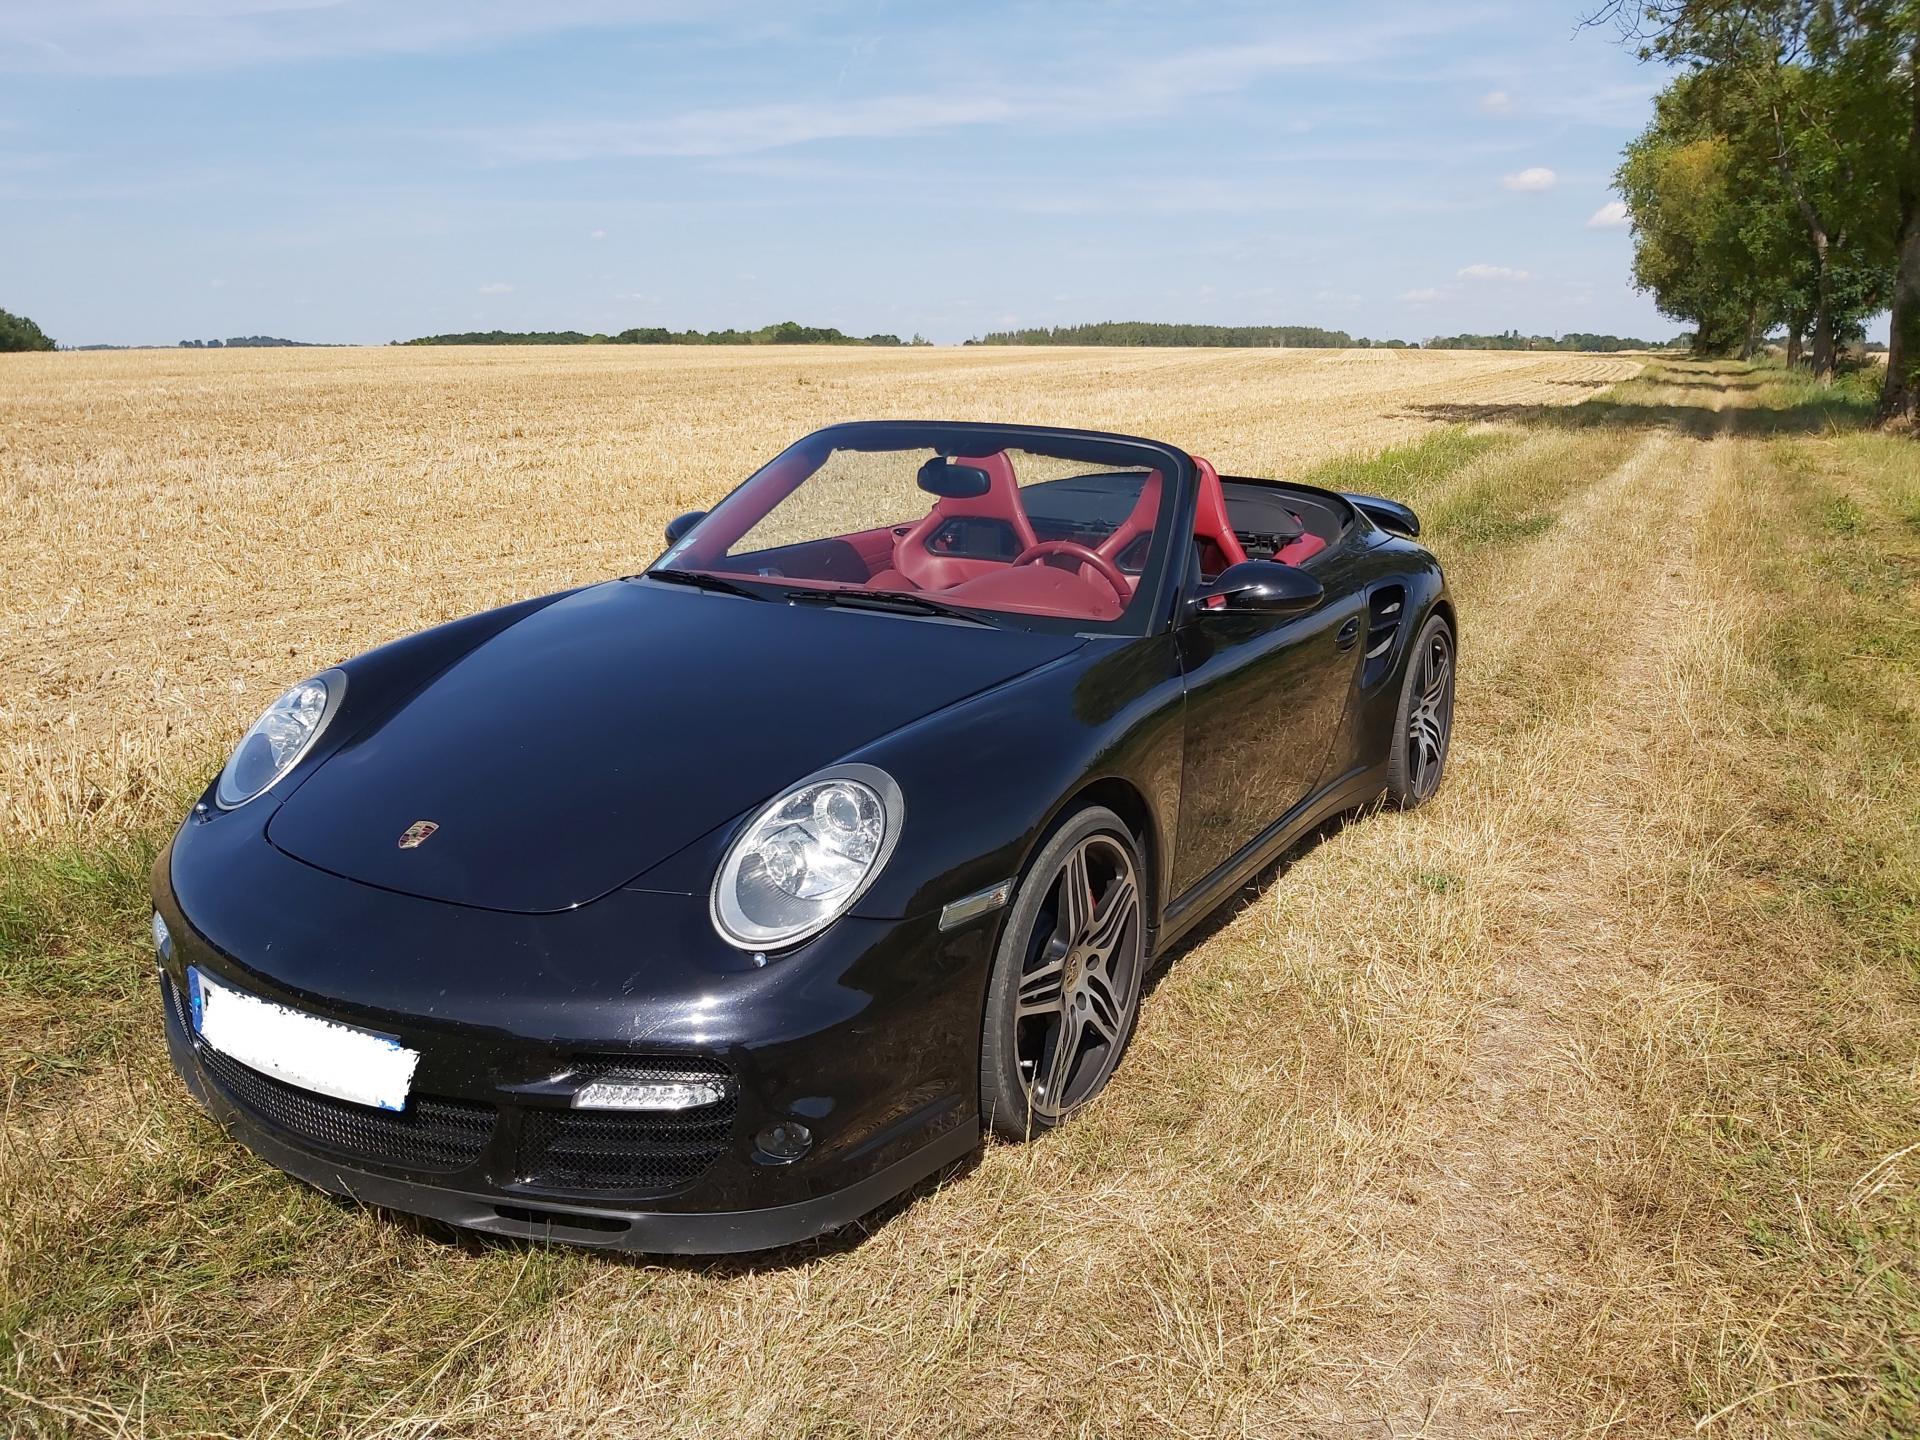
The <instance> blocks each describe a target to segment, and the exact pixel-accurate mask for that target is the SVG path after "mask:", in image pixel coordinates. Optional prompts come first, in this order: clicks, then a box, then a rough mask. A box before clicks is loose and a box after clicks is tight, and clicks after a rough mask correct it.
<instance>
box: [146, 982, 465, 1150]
mask: <svg viewBox="0 0 1920 1440" xmlns="http://www.w3.org/2000/svg"><path fill="white" fill-rule="evenodd" d="M163 983H164V987H165V989H166V991H167V999H168V1001H169V1003H170V1004H171V1005H172V1006H173V1012H174V1021H175V1023H176V1024H178V1025H179V1026H180V1028H181V1030H182V1031H183V1032H184V1033H185V1034H186V1035H187V1036H188V1037H189V1038H191V1037H192V1035H193V1029H192V1026H191V1024H190V1022H189V1020H188V1016H187V1009H186V1002H185V997H184V996H183V995H181V993H180V990H179V987H178V986H176V985H175V984H174V983H173V980H172V978H171V977H168V978H167V979H166V980H165V981H164V982H163ZM194 1054H195V1055H196V1056H197V1057H198V1059H199V1061H200V1069H201V1071H202V1072H203V1073H204V1074H205V1075H206V1076H207V1077H208V1078H209V1079H210V1080H212V1081H213V1083H214V1084H216V1085H218V1086H219V1087H220V1089H222V1090H223V1091H225V1092H226V1094H227V1097H228V1098H229V1099H231V1100H232V1101H233V1102H234V1103H235V1104H237V1105H239V1106H241V1107H242V1108H243V1109H245V1110H247V1111H249V1112H251V1113H252V1114H254V1115H257V1116H259V1117H260V1118H261V1119H262V1120H265V1121H266V1122H267V1123H268V1124H270V1125H274V1126H277V1127H278V1128H280V1129H282V1130H286V1131H289V1132H291V1133H292V1134H294V1135H296V1136H298V1137H299V1138H300V1139H301V1140H303V1141H305V1142H307V1143H308V1144H310V1145H314V1146H317V1147H319V1148H321V1149H324V1150H331V1151H333V1152H335V1153H337V1154H339V1155H342V1156H347V1157H351V1158H353V1159H356V1160H369V1161H373V1162H375V1163H378V1164H385V1165H398V1166H404V1167H406V1168H407V1169H410V1170H443V1171H444V1170H463V1169H465V1168H466V1167H467V1166H469V1165H472V1164H474V1163H475V1162H476V1161H478V1160H479V1158H480V1154H481V1152H482V1151H483V1150H485V1149H486V1146H487V1141H488V1140H489V1139H491V1138H492V1136H493V1126H494V1119H495V1113H494V1110H493V1107H492V1106H489V1105H476V1104H473V1103H471V1102H469V1101H464V1100H437V1099H433V1098H431V1097H429V1096H424V1095H422V1096H416V1097H414V1099H413V1100H412V1101H410V1102H409V1103H408V1105H407V1108H406V1109H405V1110H378V1109H374V1108H373V1107H371V1106H366V1105H356V1104H354V1103H353V1102H352V1101H350V1100H336V1099H334V1098H333V1097H332V1096H331V1095H316V1094H315V1093H313V1092H312V1091H310V1090H302V1089H300V1088H299V1087H298V1086H296V1085H288V1084H287V1083H285V1082H284V1081H281V1080H276V1079H274V1078H273V1077H272V1076H270V1075H262V1074H261V1073H260V1072H259V1071H258V1070H253V1069H250V1068H248V1067H247V1066H245V1065H242V1064H241V1063H240V1062H239V1061H238V1060H235V1059H232V1058H231V1057H229V1056H226V1055H222V1054H221V1053H220V1052H219V1051H217V1050H215V1049H212V1048H211V1047H210V1046H206V1045H202V1044H200V1043H199V1042H198V1041H195V1042H194Z"/></svg>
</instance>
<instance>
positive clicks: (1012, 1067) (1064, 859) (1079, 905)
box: [980, 807, 1146, 1140]
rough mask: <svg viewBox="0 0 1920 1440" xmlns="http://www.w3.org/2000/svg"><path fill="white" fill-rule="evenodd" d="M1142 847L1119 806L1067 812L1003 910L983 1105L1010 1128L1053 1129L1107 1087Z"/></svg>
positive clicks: (1139, 950) (1118, 1037)
mask: <svg viewBox="0 0 1920 1440" xmlns="http://www.w3.org/2000/svg"><path fill="white" fill-rule="evenodd" d="M1141 874H1142V867H1141V864H1140V858H1139V847H1138V846H1137V845H1136V844H1135V842H1134V839H1133V836H1132V834H1131V833H1130V832H1129V831H1128V830H1127V827H1126V825H1125V824H1124V823H1123V822H1122V821H1121V819H1120V817H1119V816H1118V815H1115V814H1114V813H1113V812H1112V811H1111V810H1105V809H1100V808H1097V807H1096V808H1093V809H1088V810H1083V811H1081V812H1080V813H1079V814H1078V815H1075V816H1074V817H1073V818H1072V819H1071V820H1069V821H1068V822H1067V823H1066V824H1065V825H1063V826H1062V827H1061V828H1060V830H1059V831H1058V832H1057V833H1056V834H1055V835H1054V836H1053V838H1052V839H1051V840H1049V841H1048V842H1047V843H1046V844H1045V845H1044V846H1042V847H1041V850H1040V853H1039V854H1038V855H1037V856H1036V857H1035V858H1034V862H1033V864H1032V866H1031V867H1029V869H1028V871H1027V874H1026V878H1025V879H1023V880H1022V881H1021V882H1020V890H1019V893H1018V895H1017V896H1016V897H1015V899H1014V903H1013V908H1012V910H1011V911H1010V912H1009V913H1008V916H1007V923H1006V928H1005V930H1004V931H1003V932H1002V934H1001V937H1000V948H999V950H998V952H997V953H996V955H995V957H994V965H993V978H992V980H991V981H990V983H989V984H988V987H987V1013H986V1020H985V1024H984V1027H983V1029H982V1034H981V1040H980V1109H981V1114H982V1116H983V1118H984V1119H985V1121H986V1123H987V1124H988V1125H990V1126H992V1127H993V1129H994V1131H995V1132H996V1133H998V1134H1000V1135H1002V1136H1005V1137H1007V1138H1008V1139H1014V1140H1018V1139H1024V1138H1027V1137H1029V1136H1032V1135H1034V1134H1036V1133H1038V1132H1039V1131H1042V1130H1050V1129H1052V1128H1053V1127H1054V1126H1056V1125H1058V1124H1060V1122H1061V1121H1063V1120H1065V1119H1066V1118H1067V1116H1069V1115H1071V1114H1072V1113H1073V1112H1074V1111H1076V1110H1079V1109H1080V1108H1081V1107H1083V1106H1085V1105H1086V1104H1087V1103H1088V1102H1089V1101H1091V1100H1092V1099H1093V1097H1094V1096H1096V1095H1098V1094H1099V1093H1100V1091H1101V1090H1102V1089H1104V1088H1105V1087H1106V1083H1107V1081H1108V1079H1109V1078H1111V1076H1112V1075H1113V1071H1114V1067H1115V1066H1116V1065H1118V1064H1119V1063H1120V1056H1121V1054H1122V1053H1123V1052H1124V1051H1125V1050H1126V1048H1127V1041H1128V1040H1129V1039H1131V1038H1132V1036H1133V1022H1134V1015H1135V1013H1136V1011H1137V1010H1138V1009H1139V1005H1140V982H1141V979H1142V976H1143V972H1144V970H1145V968H1146V918H1145V917H1146V910H1145V895H1144V889H1143V886H1142V884H1141Z"/></svg>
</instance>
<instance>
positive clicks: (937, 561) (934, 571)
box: [873, 451, 1038, 590]
mask: <svg viewBox="0 0 1920 1440" xmlns="http://www.w3.org/2000/svg"><path fill="white" fill-rule="evenodd" d="M956 463H957V464H961V465H976V466H978V467H979V468H980V469H982V470H984V471H986V472H987V481H988V484H987V489H986V493H985V494H982V495H975V496H972V497H969V498H965V499H955V498H952V497H949V496H944V495H943V496H941V497H940V498H939V499H938V500H936V501H935V502H934V505H933V509H932V510H931V511H929V512H928V514H927V518H926V519H924V520H922V521H920V523H919V524H917V525H915V526H914V527H913V528H912V529H911V530H909V531H907V533H906V534H904V535H902V536H900V537H899V538H898V539H897V540H896V541H895V542H894V547H893V568H894V570H895V571H896V572H898V574H899V575H900V576H901V577H902V578H903V579H905V581H906V582H907V583H906V585H899V584H897V583H895V582H894V581H893V580H892V579H891V577H888V576H885V575H884V574H882V575H876V576H875V577H874V579H873V584H874V588H876V589H912V588H917V589H921V590H945V589H948V588H949V587H951V586H954V585H959V584H962V583H964V582H965V581H968V580H972V579H976V578H977V577H979V576H981V575H986V574H991V573H992V572H993V571H996V570H1004V569H1006V568H1007V561H1006V560H979V559H973V558H970V557H967V556H964V555H940V554H937V553H935V552H934V551H933V550H930V549H929V548H928V546H927V542H928V541H929V540H931V539H932V538H933V537H934V536H935V535H937V534H938V533H939V531H940V527H941V526H943V525H945V524H946V523H947V522H948V521H950V520H964V519H985V520H999V521H1003V522H1004V523H1005V524H1006V525H1007V526H1008V527H1009V528H1010V529H1011V530H1012V531H1013V539H1014V548H1013V554H1014V555H1018V554H1020V553H1021V552H1022V551H1024V550H1025V549H1026V548H1027V547H1028V546H1030V545H1034V544H1037V543H1038V537H1037V536H1036V535H1035V534H1034V533H1033V522H1032V521H1030V520H1028V519H1027V512H1026V509H1025V507H1023V506H1022V505H1021V503H1020V486H1019V484H1018V483H1017V482H1016V480H1015V479H1014V474H1013V462H1012V461H1011V460H1009V459H1007V457H1006V455H1005V454H1004V453H1001V452H997V451H996V452H995V453H994V454H992V455H974V456H962V457H959V458H958V459H957V461H956ZM1011 558H1012V556H1009V557H1008V559H1011Z"/></svg>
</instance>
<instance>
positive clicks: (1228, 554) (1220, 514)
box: [1193, 455, 1247, 576]
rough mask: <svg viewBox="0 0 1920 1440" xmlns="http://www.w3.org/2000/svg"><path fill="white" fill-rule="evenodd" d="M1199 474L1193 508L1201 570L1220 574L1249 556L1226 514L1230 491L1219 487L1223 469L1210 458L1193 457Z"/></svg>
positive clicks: (1194, 533)
mask: <svg viewBox="0 0 1920 1440" xmlns="http://www.w3.org/2000/svg"><path fill="white" fill-rule="evenodd" d="M1193 468H1194V471H1195V473H1196V474H1197V476H1198V478H1199V482H1200V483H1199V486H1198V487H1197V488H1198V494H1197V495H1196V497H1195V502H1196V503H1195V505H1194V510H1193V538H1194V539H1195V541H1197V542H1198V543H1199V546H1200V573H1201V574H1202V575H1208V576H1213V575H1218V574H1219V573H1220V572H1221V571H1222V570H1224V569H1226V568H1227V567H1228V566H1229V565H1238V564H1239V563H1240V562H1241V561H1242V560H1245V559H1246V558H1247V552H1246V551H1245V550H1244V549H1242V548H1241V545H1240V537H1239V536H1238V535H1235V534H1234V533H1233V521H1231V520H1229V519H1228V518H1227V492H1226V491H1225V490H1223V489H1222V488H1221V487H1220V472H1219V471H1218V470H1216V469H1214V468H1213V462H1212V461H1211V460H1202V459H1201V458H1200V457H1199V456H1198V455H1196V456H1194V457H1193Z"/></svg>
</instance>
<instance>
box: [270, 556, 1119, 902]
mask: <svg viewBox="0 0 1920 1440" xmlns="http://www.w3.org/2000/svg"><path fill="white" fill-rule="evenodd" d="M1082 643H1083V642H1082V641H1081V640H1080V639H1079V638H1078V637H1076V636H1072V635H1057V634H1035V633H1029V632H1026V631H1021V630H1011V629H998V628H988V627H985V626H979V625H972V624H966V623H955V622H950V621H944V620H928V619H920V618H915V617H909V616H901V615H887V614H877V613H873V612H870V611H858V610H849V609H839V608H834V607H830V606H818V605H789V604H783V603H779V602H756V601H753V600H748V599H743V598H740V597H737V596H730V595H719V594H712V593H708V592H702V591H694V590H688V589H682V588H679V587H669V586H666V585H662V584H658V583H654V582H646V581H637V582H633V581H616V582H610V583H608V584H605V585H599V586H595V587H593V588H591V589H588V590H583V591H580V592H578V593H577V594H574V595H570V596H568V597H566V598H565V599H562V600H559V601H557V602H555V603H554V604H552V605H549V606H547V607H546V608H544V609H542V610H539V611H536V612H535V613H533V614H532V615H530V616H528V617H527V618H526V619H524V620H521V621H520V622H519V623H517V624H515V625H512V626H510V627H509V628H507V629H506V630H504V631H502V632H500V633H499V634H498V635H495V636H493V637H492V638H491V639H489V640H487V641H485V642H483V643H482V644H480V645H478V646H477V647H475V648H474V649H473V650H471V651H469V652H468V653H467V654H466V655H465V656H464V657H463V658H462V659H460V660H458V661H456V662H455V663H454V664H453V665H451V666H449V667H448V668H447V669H446V670H444V671H442V672H441V673H440V674H438V675H436V676H435V677H434V678H433V679H432V680H431V681H429V682H428V683H427V684H426V685H425V686H424V687H423V688H421V689H420V690H419V691H417V692H416V693H414V694H413V695H412V696H411V697H409V698H408V699H406V700H405V702H404V703H402V704H400V705H399V706H398V707H397V708H395V709H393V710H391V711H390V712H388V713H386V714H385V716H384V718H383V719H381V720H380V721H379V722H377V723H375V724H372V725H370V726H368V727H367V728H366V729H364V730H362V731H360V732H359V733H357V734H355V735H353V736H352V737H350V738H349V739H348V740H347V741H346V742H345V743H343V744H342V745H341V746H340V748H339V749H338V750H337V751H335V752H334V753H333V754H332V755H331V756H329V757H328V758H327V759H325V760H324V761H323V762H322V763H321V764H320V765H319V766H318V767H316V769H315V770H314V772H313V773H312V774H311V775H310V776H309V777H308V778H307V779H306V780H305V781H303V782H302V783H301V784H300V785H299V786H298V787H297V788H296V789H294V790H293V792H292V793H291V794H290V795H289V796H288V797H287V798H286V799H285V801H284V802H283V803H282V804H281V805H280V807H279V809H278V810H277V811H275V813H274V814H273V816H272V817H271V819H270V821H269V822H268V827H267V838H268V839H269V840H270V841H272V843H273V844H274V845H276V846H277V847H279V848H280V849H281V850H283V851H285V852H286V853H288V854H290V855H292V856H295V857H296V858H298V859H301V860H304V861H306V862H307V863H309V864H311V865H315V866H318V867H320V868H321V869H323V870H328V871H331V872H333V873H334V874H337V875H343V876H346V877H348V878H351V879H354V880H359V881H363V882H365V883H367V884H370V885H378V886H382V887H384V888H386V889H389V890H396V891H400V892H402V893H405V894H411V895H420V896H425V897H428V898H431V899H436V900H446V901H451V902H454V903H456V904H461V905H473V906H479V907H483V908H487V909H493V910H510V911H519V912H545V911H555V910H565V909H568V908H571V907H572V906H575V905H579V904H582V903H584V902H586V901H589V900H592V899H595V898H597V897H598V896H601V895H604V894H606V893H608V892H609V891H611V890H614V889H616V888H618V887H619V886H620V885H621V884H623V883H624V882H626V881H627V880H630V879H632V878H633V877H635V876H637V875H639V874H641V873H642V872H643V871H645V870H647V869H649V868H651V867H652V866H654V865H655V864H657V863H658V862H659V861H661V860H663V859H665V858H666V857H667V856H669V855H671V854H673V853H674V852H675V851H676V850H679V849H681V848H682V847H683V846H685V845H687V844H689V843H690V842H692V841H694V840H696V839H698V838H699V837H700V836H702V835H704V834H706V833H707V832H708V831H710V830H712V829H713V828H714V827H715V826H717V825H720V824H723V823H724V822H726V821H727V820H729V819H731V818H733V817H734V816H736V815H739V814H740V813H741V812H742V811H744V810H746V809H747V808H748V807H750V806H753V805H756V804H759V803H761V802H763V801H765V800H768V799H771V798H772V797H773V796H774V795H775V794H777V793H778V792H779V791H780V790H782V789H784V788H785V787H786V786H788V785H789V784H792V783H793V782H794V781H796V780H799V779H801V778H803V777H804V776H806V775H807V774H809V773H811V772H812V771H814V770H817V769H819V768H821V767H822V766H824V765H829V764H832V763H833V762H834V761H835V760H838V759H840V758H841V757H842V756H845V755H847V754H849V753H850V752H852V751H855V750H858V749H860V748H862V747H863V746H865V745H867V744H868V743H870V742H871V741H873V740H876V739H878V738H880V737H881V736H883V735H886V734H887V733H889V732H890V731H893V730H896V729H898V728H899V727H900V726H902V725H905V724H908V723H910V722H911V721H914V720H917V719H919V718H920V717H922V716H924V715H927V714H930V713H931V712H933V711H935V710H938V709H940V708H942V707H943V706H946V705H949V704H952V703H953V702H955V701H958V700H962V699H965V698H966V697H967V696H969V695H973V694H977V693H979V692H980V691H982V690H986V689H988V688H990V687H992V686H995V685H998V684H1001V683H1003V682H1005V681H1007V680H1010V679H1012V678H1014V677H1015V676H1018V675H1021V674H1024V673H1026V672H1027V671H1030V670H1032V669H1034V668H1035V667H1036V666H1039V665H1043V664H1045V663H1047V662H1048V661H1050V660H1053V659H1056V658H1058V657H1060V656H1062V655H1065V654H1067V653H1068V652H1070V651H1072V650H1074V649H1076V648H1078V647H1079V645H1080V644H1082ZM959 758H960V757H956V760H958V759H959ZM422 821H425V822H431V825H432V826H433V827H435V828H433V829H432V830H431V832H430V833H429V834H428V835H427V837H426V838H425V839H424V840H420V841H419V842H418V843H416V844H412V845H409V846H406V847H403V846H402V844H401V841H402V840H403V838H408V837H409V831H410V830H411V831H412V832H413V833H414V834H418V833H419V831H420V830H421V829H425V828H426V827H424V826H421V825H420V824H419V822H422Z"/></svg>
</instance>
